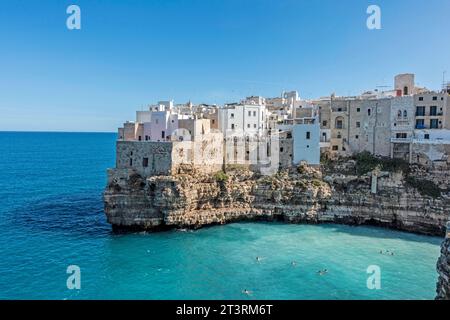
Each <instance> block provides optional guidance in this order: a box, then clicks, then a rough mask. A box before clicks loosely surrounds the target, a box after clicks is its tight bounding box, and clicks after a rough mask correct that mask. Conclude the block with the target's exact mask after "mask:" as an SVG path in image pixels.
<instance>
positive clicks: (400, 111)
mask: <svg viewBox="0 0 450 320" xmlns="http://www.w3.org/2000/svg"><path fill="white" fill-rule="evenodd" d="M401 116H402V110H398V112H397V117H398V118H401Z"/></svg>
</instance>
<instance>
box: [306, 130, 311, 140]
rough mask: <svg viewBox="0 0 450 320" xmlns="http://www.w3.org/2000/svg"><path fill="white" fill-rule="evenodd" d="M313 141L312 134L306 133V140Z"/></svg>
mask: <svg viewBox="0 0 450 320" xmlns="http://www.w3.org/2000/svg"><path fill="white" fill-rule="evenodd" d="M310 139H311V132H309V131H307V132H306V140H310Z"/></svg>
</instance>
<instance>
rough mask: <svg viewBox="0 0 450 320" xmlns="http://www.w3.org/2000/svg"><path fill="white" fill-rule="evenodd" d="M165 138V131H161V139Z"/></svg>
mask: <svg viewBox="0 0 450 320" xmlns="http://www.w3.org/2000/svg"><path fill="white" fill-rule="evenodd" d="M165 137H166V132H165V131H161V138H162V139H164V138H165Z"/></svg>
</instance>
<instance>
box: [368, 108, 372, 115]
mask: <svg viewBox="0 0 450 320" xmlns="http://www.w3.org/2000/svg"><path fill="white" fill-rule="evenodd" d="M371 114H372V110H371V109H367V115H368V116H369V117H370V115H371Z"/></svg>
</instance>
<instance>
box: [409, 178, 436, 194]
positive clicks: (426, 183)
mask: <svg viewBox="0 0 450 320" xmlns="http://www.w3.org/2000/svg"><path fill="white" fill-rule="evenodd" d="M406 184H407V185H409V186H410V187H413V188H415V189H417V191H419V193H420V194H421V195H423V196H429V197H432V198H439V197H440V196H441V189H439V187H438V186H437V185H436V183H434V182H433V181H431V180H426V179H417V178H414V177H411V176H408V177H407V178H406Z"/></svg>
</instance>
